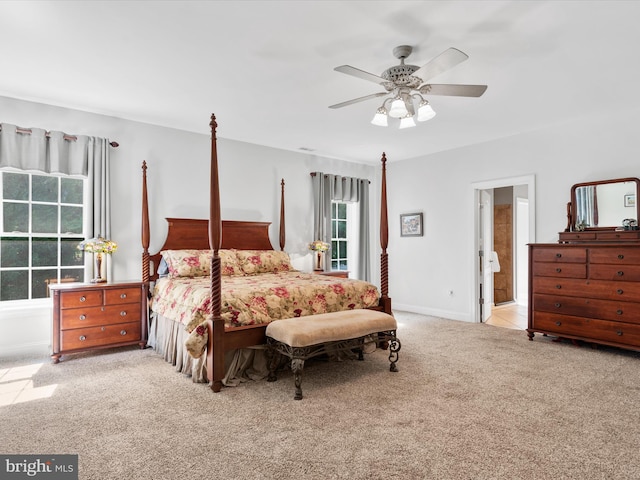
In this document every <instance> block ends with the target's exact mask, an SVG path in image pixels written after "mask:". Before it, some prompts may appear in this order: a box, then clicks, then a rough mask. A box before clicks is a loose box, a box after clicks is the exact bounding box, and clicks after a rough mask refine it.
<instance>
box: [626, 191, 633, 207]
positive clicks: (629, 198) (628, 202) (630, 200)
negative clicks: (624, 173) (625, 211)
mask: <svg viewBox="0 0 640 480" xmlns="http://www.w3.org/2000/svg"><path fill="white" fill-rule="evenodd" d="M624 206H625V207H635V206H636V196H635V194H633V193H631V194H629V195H625V196H624Z"/></svg>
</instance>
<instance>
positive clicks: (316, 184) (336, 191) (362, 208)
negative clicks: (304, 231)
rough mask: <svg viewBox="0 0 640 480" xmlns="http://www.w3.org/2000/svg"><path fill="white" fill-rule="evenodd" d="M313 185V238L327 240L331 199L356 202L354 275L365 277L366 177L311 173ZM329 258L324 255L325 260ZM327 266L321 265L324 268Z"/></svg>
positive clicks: (367, 252)
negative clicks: (357, 211)
mask: <svg viewBox="0 0 640 480" xmlns="http://www.w3.org/2000/svg"><path fill="white" fill-rule="evenodd" d="M311 181H312V188H313V199H314V207H313V236H314V238H313V239H314V240H322V241H323V242H327V243H329V244H330V243H331V202H332V201H337V202H358V205H359V213H360V215H359V216H360V224H359V228H358V271H357V272H355V274H356V278H359V279H361V280H367V281H368V280H369V279H370V277H371V268H370V265H369V257H370V247H369V180H367V179H360V178H353V177H341V176H339V175H330V174H324V173H322V172H315V174H314V175H313V176H312V177H311ZM329 262H330V259H328V258H326V256H325V263H329ZM326 266H327V265H325V268H326Z"/></svg>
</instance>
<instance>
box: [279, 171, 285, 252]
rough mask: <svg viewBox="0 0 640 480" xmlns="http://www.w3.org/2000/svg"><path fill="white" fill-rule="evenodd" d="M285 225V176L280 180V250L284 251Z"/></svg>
mask: <svg viewBox="0 0 640 480" xmlns="http://www.w3.org/2000/svg"><path fill="white" fill-rule="evenodd" d="M285 236H286V234H285V227H284V178H283V179H282V180H281V181H280V251H284V242H285Z"/></svg>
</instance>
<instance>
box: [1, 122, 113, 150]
mask: <svg viewBox="0 0 640 480" xmlns="http://www.w3.org/2000/svg"><path fill="white" fill-rule="evenodd" d="M1 130H2V126H1V125H0V131H1ZM16 132H17V133H24V134H25V135H31V133H32V132H31V129H30V128H20V127H16ZM44 136H45V137H47V138H49V137H51V133H50V132H45V133H44ZM62 138H64V139H65V140H68V141H70V142H75V141H76V140H78V137H76V136H74V135H67V134H66V133H65V134H63V136H62ZM109 145H111V146H112V147H113V148H117V147H119V146H120V144H119V143H118V142H109Z"/></svg>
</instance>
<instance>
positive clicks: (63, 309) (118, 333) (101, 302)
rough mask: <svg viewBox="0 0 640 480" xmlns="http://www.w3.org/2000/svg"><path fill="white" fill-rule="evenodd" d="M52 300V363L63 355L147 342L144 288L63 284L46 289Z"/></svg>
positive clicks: (132, 284) (142, 285) (126, 284)
mask: <svg viewBox="0 0 640 480" xmlns="http://www.w3.org/2000/svg"><path fill="white" fill-rule="evenodd" d="M49 290H50V295H51V297H52V298H53V339H52V351H53V353H52V355H51V358H52V361H53V363H58V362H59V361H60V357H61V356H62V355H64V354H69V353H78V352H83V351H87V350H94V349H99V348H108V347H119V346H125V345H135V344H138V345H140V348H144V346H145V344H146V340H147V315H146V309H147V301H146V300H147V285H146V284H145V283H144V282H140V281H131V282H118V283H94V284H92V283H66V284H55V285H51V286H50V287H49Z"/></svg>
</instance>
